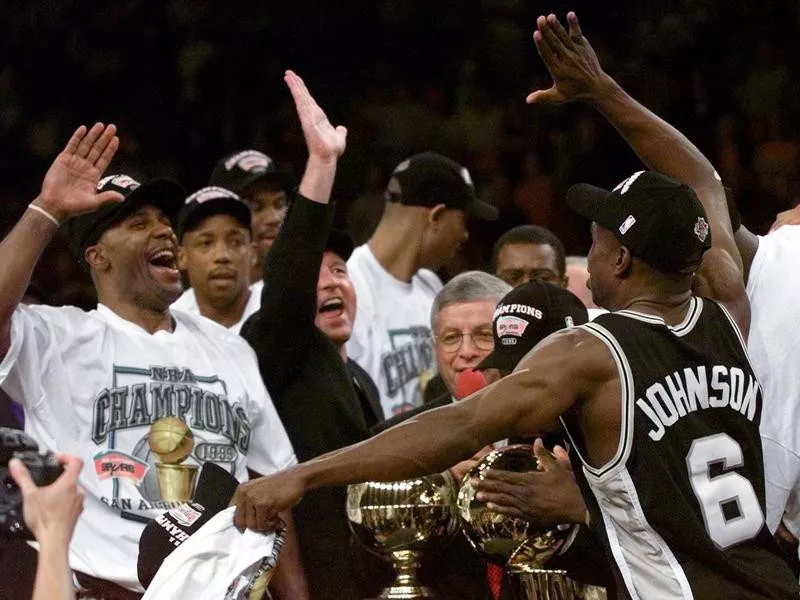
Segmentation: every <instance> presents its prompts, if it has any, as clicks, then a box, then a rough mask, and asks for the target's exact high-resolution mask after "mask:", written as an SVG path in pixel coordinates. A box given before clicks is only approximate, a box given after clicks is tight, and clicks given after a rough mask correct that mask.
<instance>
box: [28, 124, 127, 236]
mask: <svg viewBox="0 0 800 600" xmlns="http://www.w3.org/2000/svg"><path fill="white" fill-rule="evenodd" d="M116 133H117V128H116V126H114V125H103V124H102V123H95V124H94V126H92V128H91V129H87V128H86V126H84V125H81V126H80V127H78V129H76V130H75V133H73V134H72V137H71V138H70V140H69V142H67V145H66V147H65V148H64V150H63V151H62V152H61V153H60V154H59V155H58V156H57V157H56V159H55V160H54V161H53V164H52V165H51V166H50V169H48V171H47V174H46V175H45V177H44V181H43V182H42V190H41V192H40V194H39V196H38V197H37V198H36V199H35V200H34V204H36V205H37V206H39V207H40V208H42V209H44V210H45V211H47V212H48V213H50V214H51V215H52V216H53V217H54V218H55V219H56V220H58V221H59V222H62V223H63V222H64V220H65V219H67V218H69V217H73V216H76V215H79V214H82V213H88V212H92V211H95V210H97V209H98V208H99V207H100V206H101V205H102V204H106V203H108V202H120V201H122V195H121V194H119V193H117V192H103V193H97V184H98V182H99V181H100V178H101V177H102V176H103V173H104V172H105V170H106V169H107V168H108V165H109V163H110V162H111V159H112V158H113V157H114V154H115V153H116V151H117V148H118V147H119V138H117V136H116Z"/></svg>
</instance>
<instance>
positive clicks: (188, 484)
mask: <svg viewBox="0 0 800 600" xmlns="http://www.w3.org/2000/svg"><path fill="white" fill-rule="evenodd" d="M148 443H149V444H150V450H151V451H152V452H153V454H155V455H156V456H157V457H158V458H159V461H158V462H156V474H157V476H158V487H159V489H160V490H161V499H162V500H165V501H167V502H188V501H189V500H191V499H192V495H193V494H194V484H195V480H196V479H197V469H198V467H197V465H184V464H181V463H182V462H183V461H184V460H186V458H187V457H188V456H189V455H190V454H191V453H192V448H194V435H193V434H192V430H191V429H189V427H188V426H187V425H186V423H184V422H183V421H181V420H180V419H178V418H176V417H163V418H161V419H158V420H157V421H156V422H155V423H153V424H152V425H151V426H150V434H149V436H148Z"/></svg>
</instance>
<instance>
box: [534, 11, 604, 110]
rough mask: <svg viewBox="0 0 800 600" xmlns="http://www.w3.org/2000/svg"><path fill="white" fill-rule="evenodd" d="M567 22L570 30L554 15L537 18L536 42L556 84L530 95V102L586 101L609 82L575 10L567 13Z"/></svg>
mask: <svg viewBox="0 0 800 600" xmlns="http://www.w3.org/2000/svg"><path fill="white" fill-rule="evenodd" d="M567 23H568V24H569V31H567V30H566V29H564V27H563V26H562V25H561V23H560V22H559V20H558V18H557V17H556V16H555V15H552V14H551V15H548V16H547V17H539V18H538V19H536V28H537V29H536V31H534V32H533V41H534V42H535V43H536V49H537V50H538V52H539V56H540V57H541V58H542V61H543V62H544V64H545V66H546V67H547V70H548V71H550V75H551V76H552V77H553V85H552V86H551V87H550V88H549V89H546V90H537V91H535V92H532V93H530V94H528V97H527V98H526V102H528V104H533V103H542V104H552V103H560V102H570V101H572V100H587V99H590V98H591V96H592V95H593V94H596V93H599V90H600V89H601V88H602V86H603V84H604V83H606V82H608V81H610V78H609V77H608V75H606V73H605V72H604V71H603V69H602V67H601V66H600V61H599V60H598V59H597V54H595V51H594V50H593V49H592V47H591V45H589V41H588V40H587V39H586V38H585V37H583V34H582V33H581V28H580V25H579V24H578V17H577V16H576V15H575V13H574V12H570V13H568V14H567Z"/></svg>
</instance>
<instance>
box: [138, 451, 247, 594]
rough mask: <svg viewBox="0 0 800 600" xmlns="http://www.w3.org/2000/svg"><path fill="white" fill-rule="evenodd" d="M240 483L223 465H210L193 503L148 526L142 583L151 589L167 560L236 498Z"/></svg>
mask: <svg viewBox="0 0 800 600" xmlns="http://www.w3.org/2000/svg"><path fill="white" fill-rule="evenodd" d="M238 485H239V482H238V481H237V480H236V478H235V477H234V476H233V475H231V474H230V473H229V472H228V471H226V470H225V469H223V468H222V467H220V466H219V465H217V464H215V463H212V462H206V463H203V468H202V470H201V471H200V476H199V477H198V479H197V487H196V488H195V493H194V497H193V499H192V501H191V502H187V503H185V504H181V505H179V506H176V507H175V508H173V509H171V510H169V511H167V512H165V513H162V514H161V515H159V516H158V517H156V518H155V519H153V520H152V521H150V523H148V524H147V525H146V526H145V528H144V530H143V531H142V535H141V537H140V538H139V561H138V567H137V568H138V576H139V582H140V583H141V584H142V586H144V588H145V589H147V586H149V585H150V582H151V581H152V580H153V578H154V577H155V576H156V573H157V572H158V569H159V568H160V567H161V563H163V562H164V559H165V558H166V557H167V556H169V554H171V553H172V551H173V550H175V548H177V547H178V546H180V545H181V544H182V543H183V542H185V541H186V540H187V539H189V536H191V535H192V534H193V533H194V532H196V531H197V530H198V529H200V528H201V527H202V526H203V525H205V524H206V523H207V522H208V521H210V520H211V518H212V517H213V516H214V515H216V514H217V513H218V512H220V511H221V510H224V509H225V508H226V507H227V506H228V504H229V503H230V501H231V498H233V494H234V493H235V492H236V487H237V486H238Z"/></svg>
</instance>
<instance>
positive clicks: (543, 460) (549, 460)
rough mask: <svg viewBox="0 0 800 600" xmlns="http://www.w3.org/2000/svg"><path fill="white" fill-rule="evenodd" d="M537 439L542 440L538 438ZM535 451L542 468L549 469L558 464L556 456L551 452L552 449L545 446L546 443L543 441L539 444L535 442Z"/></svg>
mask: <svg viewBox="0 0 800 600" xmlns="http://www.w3.org/2000/svg"><path fill="white" fill-rule="evenodd" d="M537 441H540V440H538V439H537ZM533 453H534V454H535V455H536V458H537V459H538V461H539V469H540V470H547V471H549V470H550V469H553V468H555V467H557V466H558V463H557V462H556V458H555V456H553V453H552V452H550V450H548V449H547V448H545V447H544V443H541V444H539V445H538V446H537V445H536V444H535V443H534V446H533Z"/></svg>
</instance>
